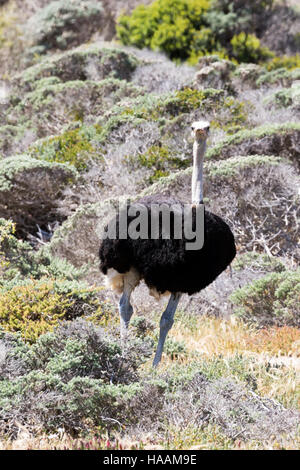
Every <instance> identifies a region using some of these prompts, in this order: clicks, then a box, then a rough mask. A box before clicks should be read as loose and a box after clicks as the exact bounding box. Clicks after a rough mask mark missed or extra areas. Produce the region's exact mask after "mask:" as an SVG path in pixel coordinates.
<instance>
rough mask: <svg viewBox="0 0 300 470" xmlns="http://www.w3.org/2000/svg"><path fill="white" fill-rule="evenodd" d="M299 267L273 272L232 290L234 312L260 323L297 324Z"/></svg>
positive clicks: (266, 324) (299, 317)
mask: <svg viewBox="0 0 300 470" xmlns="http://www.w3.org/2000/svg"><path fill="white" fill-rule="evenodd" d="M299 295H300V270H298V271H285V272H283V273H272V274H269V275H267V276H265V277H263V278H261V279H258V280H257V281H255V282H253V283H252V284H250V285H247V286H245V287H243V288H241V289H238V290H237V291H235V292H234V293H233V294H232V295H231V297H230V299H231V300H232V302H233V303H234V304H235V305H236V306H237V308H236V314H237V315H239V316H241V317H242V318H243V319H245V320H247V321H250V322H253V323H257V324H258V325H259V326H269V325H276V326H283V325H287V326H296V327H299V326H300V316H299Z"/></svg>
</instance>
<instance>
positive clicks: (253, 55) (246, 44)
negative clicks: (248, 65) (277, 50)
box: [230, 31, 273, 62]
mask: <svg viewBox="0 0 300 470" xmlns="http://www.w3.org/2000/svg"><path fill="white" fill-rule="evenodd" d="M230 44H231V46H232V55H233V57H234V58H235V59H236V60H237V61H238V62H260V61H262V60H265V59H266V58H268V57H272V56H273V53H272V52H271V51H270V50H269V49H268V48H266V47H262V46H261V45H260V40H259V39H258V38H257V37H256V36H255V35H254V34H247V33H245V32H243V31H242V32H241V33H240V34H238V35H235V36H233V38H232V39H231V41H230Z"/></svg>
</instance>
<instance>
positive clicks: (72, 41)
mask: <svg viewBox="0 0 300 470" xmlns="http://www.w3.org/2000/svg"><path fill="white" fill-rule="evenodd" d="M102 16H103V8H102V4H101V2H97V1H95V0H64V1H61V0H56V1H52V2H50V3H49V4H48V5H46V6H45V7H44V8H42V9H41V10H38V11H37V13H36V14H35V15H33V16H32V17H31V18H30V20H29V23H28V29H29V30H30V31H32V33H33V43H34V44H36V45H41V46H44V49H45V50H46V49H53V48H57V49H66V48H68V47H71V46H76V45H78V44H81V43H82V42H85V41H87V40H88V39H89V38H90V36H91V35H92V33H93V32H94V31H96V30H97V29H99V28H100V26H101V19H102Z"/></svg>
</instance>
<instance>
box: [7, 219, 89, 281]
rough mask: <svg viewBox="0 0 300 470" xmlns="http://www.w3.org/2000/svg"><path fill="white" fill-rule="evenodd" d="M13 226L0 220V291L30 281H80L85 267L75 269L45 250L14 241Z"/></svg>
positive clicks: (8, 221)
mask: <svg viewBox="0 0 300 470" xmlns="http://www.w3.org/2000/svg"><path fill="white" fill-rule="evenodd" d="M15 230H16V228H15V224H14V223H13V222H12V221H11V220H6V219H1V218H0V269H1V278H0V289H2V288H7V287H8V286H9V287H10V288H12V287H14V286H15V285H18V283H19V282H20V281H22V280H24V279H26V278H27V277H29V276H30V278H31V279H41V278H42V277H51V278H55V279H64V280H68V281H72V280H78V279H80V278H82V277H83V275H84V273H85V267H82V268H80V269H76V268H75V267H74V266H73V265H71V264H70V263H68V262H67V260H65V259H61V258H57V257H54V256H52V255H51V254H50V253H49V250H47V248H46V247H44V249H40V250H39V251H37V250H35V249H34V248H33V247H32V246H31V245H30V244H29V243H28V242H26V241H24V240H19V239H17V238H16V237H15Z"/></svg>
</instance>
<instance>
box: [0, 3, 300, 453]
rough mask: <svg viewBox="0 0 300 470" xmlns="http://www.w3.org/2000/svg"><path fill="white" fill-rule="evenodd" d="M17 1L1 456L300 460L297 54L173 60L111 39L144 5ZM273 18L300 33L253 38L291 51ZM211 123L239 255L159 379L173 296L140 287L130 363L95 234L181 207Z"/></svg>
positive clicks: (176, 336)
mask: <svg viewBox="0 0 300 470" xmlns="http://www.w3.org/2000/svg"><path fill="white" fill-rule="evenodd" d="M21 3H22V17H21V14H20V2H19V1H18V0H15V1H13V0H10V1H6V2H5V1H2V2H1V1H0V10H1V19H0V58H1V63H0V275H1V277H0V424H1V426H0V428H1V442H0V448H1V446H2V448H9V449H10V448H27V449H28V448H51V449H54V448H72V449H78V448H89V449H105V448H110V447H115V448H167V449H188V448H193V449H195V448H199V449H204V448H205V449H213V448H218V449H240V448H251V449H261V448H274V449H277V448H286V449H296V448H299V434H297V429H298V427H299V411H297V410H299V368H300V364H299V345H300V332H299V327H300V315H299V313H300V312H299V310H300V309H299V304H300V303H299V294H300V271H299V260H300V253H299V155H300V145H299V144H300V121H299V116H300V85H299V84H300V68H299V63H300V59H299V63H298V66H297V65H294V66H292V67H291V66H287V65H285V66H281V67H270V66H269V65H268V63H259V64H258V63H255V64H254V63H247V64H245V63H241V64H239V63H237V62H236V61H234V60H229V59H228V58H227V59H223V58H220V57H219V56H217V55H209V56H205V57H202V58H200V59H199V61H198V62H197V64H196V65H194V66H191V65H188V64H187V63H175V62H172V61H171V60H169V59H168V58H167V57H166V56H165V55H164V54H162V53H159V52H154V51H150V50H145V49H137V48H134V47H128V46H127V47H126V46H124V45H122V44H121V43H120V42H118V41H117V40H116V36H115V24H116V18H117V16H118V15H119V14H120V13H122V11H123V9H124V11H125V12H127V13H130V12H131V11H132V10H133V8H135V7H136V5H137V4H138V3H139V2H138V1H135V0H133V1H130V2H129V1H128V2H126V4H124V2H119V1H117V0H116V1H114V2H106V1H103V2H97V1H85V2H81V3H85V5H84V6H82V5H80V2H78V1H75V2H73V3H72V2H71V1H70V2H69V3H68V2H67V3H68V8H67V7H66V11H65V12H64V16H62V13H61V10H60V8H62V6H61V2H60V1H53V2H51V3H49V2H46V1H44V0H37V1H33V0H26V1H25V2H24V1H23V2H21ZM144 3H150V2H144ZM69 4H70V5H69ZM276 8H279V9H282V10H280V11H281V12H283V11H284V13H285V14H286V17H287V18H288V24H289V25H290V27H289V32H290V35H289V36H288V35H287V34H286V32H285V31H281V30H280V31H279V30H278V28H277V26H276V25H277V23H276V21H277V20H276V18H277V19H278V11H279V10H278V11H277V12H276V14H275V13H274V14H273V16H272V15H271V17H270V18H269V19H268V21H269V23H268V24H267V26H266V30H265V31H264V33H263V34H262V35H261V40H262V42H263V41H264V44H265V45H266V46H268V47H269V48H271V49H272V50H274V51H275V52H276V54H278V55H279V56H282V55H284V54H290V55H292V54H294V55H295V54H296V52H297V50H295V47H296V46H295V43H294V42H293V41H292V37H295V34H296V31H297V25H299V14H298V12H297V9H292V7H291V6H289V5H288V6H287V5H285V6H282V5H281V4H278V6H277V7H276ZM57 12H59V13H57ZM62 17H63V21H58V19H60V20H61V18H62ZM274 28H276V34H275V33H274ZM282 28H283V26H282ZM283 29H284V28H283ZM278 31H279V32H278ZM279 33H280V34H279ZM292 33H293V34H294V36H293V35H292ZM280 38H281V39H282V38H285V40H283V39H282V40H281V41H280ZM203 118H204V119H206V120H209V121H210V122H211V135H210V138H209V141H208V151H207V154H206V157H205V167H204V168H205V187H204V197H205V199H204V202H205V204H206V207H207V208H208V209H209V210H211V211H213V212H215V213H217V214H219V215H221V216H222V217H223V218H224V219H225V220H227V222H228V223H229V225H230V226H231V228H232V230H233V232H234V234H235V238H236V243H237V248H238V255H237V257H236V259H235V261H234V262H233V264H232V270H231V272H230V271H229V270H228V271H226V272H225V273H223V274H222V275H221V276H220V277H219V278H218V279H217V280H216V281H215V283H213V284H212V285H210V286H209V287H208V288H207V289H205V290H204V291H202V292H201V293H199V294H197V295H195V296H192V297H188V296H186V297H185V298H184V299H183V300H182V301H181V304H180V307H179V309H178V313H177V316H176V322H175V325H174V327H173V329H172V331H171V332H170V335H169V336H170V337H169V339H168V340H167V344H166V350H165V354H164V357H163V361H162V364H161V366H160V367H159V368H158V370H156V371H153V370H152V369H151V358H152V356H153V352H154V348H155V345H156V342H157V335H158V324H159V316H160V314H161V312H162V311H163V309H164V303H165V300H161V301H160V302H157V301H156V300H155V299H153V298H152V297H150V296H149V294H148V292H147V289H146V288H145V286H144V285H142V284H141V285H140V286H139V287H138V288H137V289H136V291H135V293H134V296H133V300H134V309H135V315H134V320H133V322H132V327H131V333H130V340H129V341H128V347H127V349H128V350H127V351H126V354H125V356H124V355H123V354H122V353H121V349H120V338H119V320H118V313H117V298H116V297H115V296H114V294H112V293H111V292H110V291H108V290H107V289H106V287H105V284H104V279H103V277H102V275H101V274H100V271H99V267H98V265H99V262H98V249H99V244H100V238H101V233H102V230H103V227H104V226H105V223H106V222H107V221H108V218H109V217H110V216H111V210H112V208H114V207H116V206H117V204H118V202H119V200H123V201H124V200H126V199H131V200H135V199H137V198H138V197H140V196H142V195H146V194H155V193H158V192H159V193H163V194H166V195H175V196H176V197H179V198H181V199H182V200H183V201H186V202H189V201H190V184H191V163H192V158H191V152H192V140H191V136H190V124H191V122H193V121H195V120H199V119H203ZM37 398H38V399H37Z"/></svg>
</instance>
